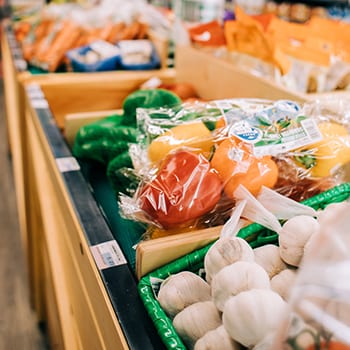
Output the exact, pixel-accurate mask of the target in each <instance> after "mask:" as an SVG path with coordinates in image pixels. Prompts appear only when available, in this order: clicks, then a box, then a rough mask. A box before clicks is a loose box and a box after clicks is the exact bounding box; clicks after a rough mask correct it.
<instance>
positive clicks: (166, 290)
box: [157, 271, 211, 318]
mask: <svg viewBox="0 0 350 350" xmlns="http://www.w3.org/2000/svg"><path fill="white" fill-rule="evenodd" d="M157 298H158V302H159V304H160V305H161V307H162V309H163V310H164V311H165V312H166V313H167V314H168V315H169V316H170V317H172V318H173V317H174V316H175V315H176V314H177V313H179V312H180V311H182V310H183V309H184V308H185V307H187V306H189V305H191V304H194V303H196V302H198V301H206V300H211V291H210V286H209V284H208V283H207V282H205V281H204V280H203V279H202V278H201V277H199V276H198V275H196V274H195V273H193V272H190V271H182V272H179V273H177V274H175V275H171V276H169V277H168V278H167V279H165V280H164V281H163V282H162V284H161V286H160V289H159V293H158V297H157Z"/></svg>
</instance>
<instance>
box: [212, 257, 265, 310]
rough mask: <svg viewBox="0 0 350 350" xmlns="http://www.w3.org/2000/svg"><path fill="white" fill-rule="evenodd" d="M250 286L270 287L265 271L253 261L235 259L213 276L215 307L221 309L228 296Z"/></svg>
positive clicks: (250, 287)
mask: <svg viewBox="0 0 350 350" xmlns="http://www.w3.org/2000/svg"><path fill="white" fill-rule="evenodd" d="M252 288H260V289H270V288H271V285H270V278H269V276H268V274H267V272H266V271H265V270H264V269H263V268H262V267H261V266H260V265H258V264H257V263H255V262H248V261H237V262H235V263H233V264H231V265H229V266H226V267H224V268H223V269H221V270H220V271H219V272H218V273H217V274H216V275H215V276H214V278H213V281H212V284H211V294H212V298H213V301H214V303H215V305H216V307H217V308H218V309H219V310H220V311H222V310H223V309H224V306H225V303H226V301H227V300H228V299H229V298H230V297H232V296H235V295H237V294H239V293H240V292H242V291H245V290H248V289H252Z"/></svg>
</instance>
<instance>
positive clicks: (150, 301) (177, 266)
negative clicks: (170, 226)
mask: <svg viewBox="0 0 350 350" xmlns="http://www.w3.org/2000/svg"><path fill="white" fill-rule="evenodd" d="M349 197H350V183H343V184H341V185H338V186H335V187H333V188H331V189H329V190H327V191H325V192H322V193H320V194H318V195H315V196H314V197H311V198H309V199H307V200H305V201H304V202H303V203H304V204H305V205H308V206H310V207H312V208H314V209H316V210H318V209H324V208H325V207H326V206H327V205H329V204H331V203H339V202H343V201H345V200H348V198H349ZM237 236H238V237H241V238H243V239H245V240H246V241H247V242H248V243H249V244H250V246H251V247H252V248H256V247H261V246H263V245H265V244H278V234H277V233H275V232H273V231H271V230H269V229H267V228H265V227H263V226H261V225H259V224H257V223H253V224H250V225H248V226H246V227H244V228H243V229H241V230H240V231H239V233H238V234H237ZM211 245H212V244H209V245H207V246H205V247H203V248H201V249H198V250H196V251H194V252H192V253H190V254H187V255H185V256H183V257H181V258H179V259H177V260H175V261H173V262H171V263H169V264H166V265H164V266H162V267H160V268H158V269H156V270H154V271H153V272H151V273H149V274H147V275H146V276H144V277H143V278H142V279H141V280H140V282H139V285H138V289H139V293H140V296H141V298H142V301H143V303H144V305H145V307H146V309H147V311H148V313H149V315H150V317H151V319H152V320H153V323H154V325H155V327H156V328H157V330H158V333H159V335H160V337H161V338H162V340H163V342H164V344H165V345H166V347H167V349H169V350H171V349H182V350H186V349H187V347H186V346H185V344H184V343H183V341H182V339H181V338H180V336H179V335H178V333H177V332H176V330H175V328H174V326H173V324H172V320H171V319H170V318H169V317H168V315H167V314H166V313H165V311H164V310H163V309H162V307H161V306H160V304H159V302H158V300H157V299H156V297H155V290H154V285H155V283H154V281H158V282H159V280H164V279H166V278H167V277H169V276H170V275H174V274H177V273H180V272H182V271H191V272H194V273H196V274H200V272H201V271H202V270H203V268H204V258H205V255H206V253H207V252H208V250H209V248H210V247H211Z"/></svg>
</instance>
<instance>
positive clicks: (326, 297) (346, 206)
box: [270, 202, 350, 350]
mask: <svg viewBox="0 0 350 350" xmlns="http://www.w3.org/2000/svg"><path fill="white" fill-rule="evenodd" d="M349 210H350V203H349V202H343V203H336V204H330V205H329V206H328V207H327V208H326V209H325V210H324V211H323V213H321V214H320V216H319V222H320V232H319V233H317V234H316V235H314V236H312V240H311V241H310V244H309V246H308V250H307V252H308V254H307V256H306V257H305V258H304V260H303V264H302V266H301V267H300V268H299V272H298V275H297V279H296V281H295V284H294V286H293V288H292V290H291V293H290V298H289V304H290V306H291V316H290V318H288V319H287V320H285V322H284V323H283V324H282V326H281V327H280V329H279V330H278V331H277V334H276V336H275V338H274V339H273V341H271V345H272V346H271V347H270V348H271V349H286V350H287V349H290V350H292V349H293V350H294V349H295V350H306V349H313V350H321V349H322V350H331V349H342V350H346V349H350V303H349V298H348V295H349V292H350V283H349V281H350V268H349V267H350V253H349V251H350V249H349V248H350V240H349V225H350V220H349V215H348V213H349Z"/></svg>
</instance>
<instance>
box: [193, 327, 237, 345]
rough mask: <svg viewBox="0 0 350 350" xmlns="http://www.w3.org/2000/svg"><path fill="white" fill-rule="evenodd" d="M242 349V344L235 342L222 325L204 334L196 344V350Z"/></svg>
mask: <svg viewBox="0 0 350 350" xmlns="http://www.w3.org/2000/svg"><path fill="white" fill-rule="evenodd" d="M218 349H220V350H241V349H242V348H241V345H240V344H238V343H237V342H235V341H234V340H233V339H232V338H231V337H230V336H229V334H228V333H227V331H226V329H225V327H224V326H223V325H221V326H220V327H218V328H215V329H213V330H211V331H209V332H207V333H205V334H204V336H203V337H202V338H199V339H198V340H197V341H196V344H195V345H194V350H218Z"/></svg>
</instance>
